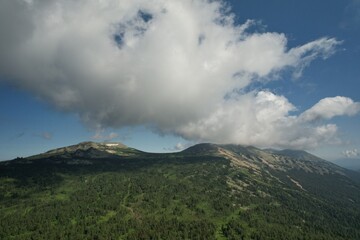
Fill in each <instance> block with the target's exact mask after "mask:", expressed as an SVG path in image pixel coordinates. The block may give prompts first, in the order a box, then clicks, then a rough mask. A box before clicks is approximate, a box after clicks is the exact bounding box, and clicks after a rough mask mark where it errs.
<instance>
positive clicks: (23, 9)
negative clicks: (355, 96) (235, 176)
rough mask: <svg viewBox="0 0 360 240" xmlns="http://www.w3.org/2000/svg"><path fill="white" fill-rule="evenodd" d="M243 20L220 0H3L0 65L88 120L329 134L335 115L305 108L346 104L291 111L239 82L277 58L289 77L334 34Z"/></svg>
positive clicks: (258, 133) (206, 132) (301, 141)
mask: <svg viewBox="0 0 360 240" xmlns="http://www.w3.org/2000/svg"><path fill="white" fill-rule="evenodd" d="M254 25H255V27H256V22H255V21H252V20H248V21H247V22H245V23H244V24H242V25H236V24H235V23H234V16H233V15H232V14H231V13H229V11H228V8H227V7H226V6H225V4H223V2H221V1H208V0H198V1H193V0H183V1H177V0H133V1H116V0H109V1H95V0H94V1H88V0H79V1H72V0H63V1H55V0H48V1H41V0H31V1H29V0H27V1H24V0H5V1H1V2H0V29H1V32H2V34H1V35H2V37H1V40H0V52H1V55H0V75H2V76H3V77H2V78H3V79H7V80H9V81H12V83H13V84H14V85H16V86H18V87H20V88H23V89H26V90H28V91H31V92H32V93H33V94H35V95H37V96H38V97H40V98H42V99H43V100H44V101H47V102H49V103H51V104H53V105H54V106H55V107H56V108H58V109H59V110H62V111H69V112H75V113H78V114H79V116H80V117H81V119H82V121H83V122H84V123H85V124H87V125H89V126H92V127H94V128H96V129H104V128H107V127H111V128H121V127H125V126H137V125H145V126H148V127H151V129H155V131H157V132H159V133H161V134H164V133H165V134H167V133H169V134H177V135H180V136H182V137H184V138H187V139H191V140H195V141H212V142H217V143H224V142H232V143H242V144H254V145H266V146H284V147H288V146H290V147H297V148H304V147H309V146H315V145H317V144H319V143H320V142H329V141H334V138H335V136H336V130H337V127H336V126H335V125H332V124H323V125H316V124H315V123H313V121H312V120H313V119H314V116H315V115H316V114H319V116H325V118H331V117H333V116H336V115H343V114H347V115H351V114H353V113H355V112H357V111H358V110H356V109H357V108H356V107H355V110H356V111H355V110H351V111H350V110H339V111H337V112H333V113H332V114H330V115H326V114H325V113H324V112H323V110H322V109H323V107H322V105H324V104H323V103H322V102H321V101H320V102H319V104H320V107H316V105H315V106H314V108H315V110H312V109H310V110H309V111H308V113H306V112H305V113H304V115H300V117H299V116H296V115H294V113H295V112H294V111H295V110H296V108H295V106H293V105H292V104H291V103H290V102H289V101H288V100H287V99H286V98H285V97H284V96H280V95H275V94H274V93H272V92H270V91H269V90H266V91H265V90H257V91H253V92H246V90H245V89H246V87H248V86H249V85H250V84H252V83H254V82H255V81H260V82H261V81H263V80H266V81H269V80H271V79H272V77H273V76H277V75H278V74H281V73H282V71H284V70H289V69H292V70H293V72H294V76H295V77H300V76H301V72H302V71H303V69H304V68H305V67H306V66H308V65H309V64H310V63H311V61H313V60H314V59H316V58H324V59H325V58H327V57H329V56H330V55H331V54H333V53H334V51H335V50H336V46H337V45H338V44H340V42H339V41H337V40H336V39H333V38H320V39H317V40H314V41H312V42H309V43H305V44H304V45H301V46H298V47H294V48H290V49H289V48H288V47H287V38H286V36H285V35H284V34H282V33H275V32H263V33H258V32H255V33H250V32H249V31H248V28H249V27H250V26H254ZM341 99H343V98H341ZM344 99H346V98H344ZM324 101H327V100H324ZM341 101H342V100H341ZM348 101H351V100H349V99H348ZM353 104H358V103H353ZM325 105H326V104H325ZM340 105H341V104H340ZM341 106H342V105H341ZM341 106H340V107H341ZM349 111H350V112H351V114H350V112H349ZM309 112H310V113H309ZM315 113H316V114H315ZM307 115H308V117H307ZM315 117H316V116H315Z"/></svg>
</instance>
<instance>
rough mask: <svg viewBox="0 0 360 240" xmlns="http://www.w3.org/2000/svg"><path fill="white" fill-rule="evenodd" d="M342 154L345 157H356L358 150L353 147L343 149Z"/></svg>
mask: <svg viewBox="0 0 360 240" xmlns="http://www.w3.org/2000/svg"><path fill="white" fill-rule="evenodd" d="M342 154H343V155H344V156H345V157H347V158H356V157H358V156H359V151H358V150H357V149H356V148H355V149H350V150H345V151H343V152H342Z"/></svg>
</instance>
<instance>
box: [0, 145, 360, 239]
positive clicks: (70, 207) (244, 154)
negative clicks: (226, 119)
mask: <svg viewBox="0 0 360 240" xmlns="http://www.w3.org/2000/svg"><path fill="white" fill-rule="evenodd" d="M359 175H360V174H359V173H356V172H351V171H348V170H345V169H343V168H341V167H339V166H337V165H335V164H332V163H330V162H327V161H325V160H322V159H320V158H318V157H316V156H313V155H311V154H309V153H307V152H304V151H294V150H282V151H277V150H271V149H267V150H261V149H258V148H255V147H251V146H240V145H217V144H208V143H205V144H198V145H195V146H193V147H190V148H188V149H186V150H184V151H182V152H179V153H165V154H153V153H145V152H141V151H138V150H136V149H133V148H128V147H126V146H124V145H123V144H120V143H93V142H85V143H80V144H77V145H73V146H69V147H65V148H59V149H55V150H51V151H48V152H46V153H44V154H39V155H36V156H32V157H28V158H19V159H15V160H12V161H7V162H1V163H0V239H360V185H359V183H358V182H357V180H356V179H359Z"/></svg>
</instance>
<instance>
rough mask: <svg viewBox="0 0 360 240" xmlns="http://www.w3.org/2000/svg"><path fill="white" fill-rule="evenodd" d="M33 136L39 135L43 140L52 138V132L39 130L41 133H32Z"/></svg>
mask: <svg viewBox="0 0 360 240" xmlns="http://www.w3.org/2000/svg"><path fill="white" fill-rule="evenodd" d="M33 135H34V136H35V137H40V138H43V139H45V140H51V139H52V138H53V134H52V133H51V132H46V131H45V132H41V133H34V134H33Z"/></svg>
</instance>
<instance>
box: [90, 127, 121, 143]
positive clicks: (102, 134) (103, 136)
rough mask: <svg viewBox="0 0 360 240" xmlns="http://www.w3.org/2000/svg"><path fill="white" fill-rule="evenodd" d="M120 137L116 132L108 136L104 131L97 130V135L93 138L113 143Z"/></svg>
mask: <svg viewBox="0 0 360 240" xmlns="http://www.w3.org/2000/svg"><path fill="white" fill-rule="evenodd" d="M118 137H119V134H117V133H115V132H110V133H108V134H106V133H105V130H104V129H100V130H97V131H96V133H95V135H94V136H92V137H91V138H92V139H94V140H98V141H111V140H113V139H115V138H118Z"/></svg>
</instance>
